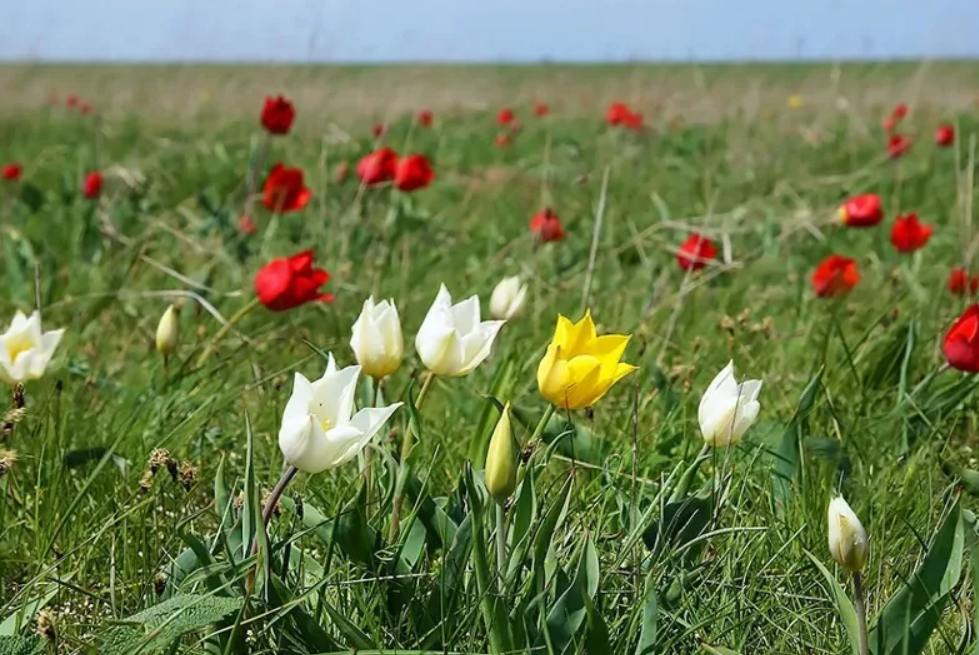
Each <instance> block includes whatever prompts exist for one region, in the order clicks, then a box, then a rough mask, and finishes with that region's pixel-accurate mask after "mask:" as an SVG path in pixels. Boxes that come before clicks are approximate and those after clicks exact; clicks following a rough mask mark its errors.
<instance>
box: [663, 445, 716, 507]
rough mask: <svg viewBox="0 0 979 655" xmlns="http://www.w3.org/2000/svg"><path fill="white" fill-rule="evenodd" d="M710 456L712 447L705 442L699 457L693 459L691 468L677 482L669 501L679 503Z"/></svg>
mask: <svg viewBox="0 0 979 655" xmlns="http://www.w3.org/2000/svg"><path fill="white" fill-rule="evenodd" d="M710 456H711V448H710V446H708V445H707V444H704V445H703V446H702V447H701V449H700V453H699V454H698V455H697V459H695V460H694V461H693V464H691V465H690V468H688V469H687V470H686V471H684V473H683V477H681V478H680V481H679V482H677V484H676V487H675V488H674V489H673V493H672V494H671V495H670V500H669V502H671V503H677V502H680V501H681V500H683V497H684V496H686V495H687V491H689V490H690V485H691V484H692V483H693V479H694V476H696V475H697V471H699V470H700V465H701V464H703V463H704V462H705V461H706V460H708V459H710Z"/></svg>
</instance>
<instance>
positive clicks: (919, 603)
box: [869, 503, 965, 655]
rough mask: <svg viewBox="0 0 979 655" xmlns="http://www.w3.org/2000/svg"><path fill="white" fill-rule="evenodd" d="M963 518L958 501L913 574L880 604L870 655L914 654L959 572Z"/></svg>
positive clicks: (938, 616)
mask: <svg viewBox="0 0 979 655" xmlns="http://www.w3.org/2000/svg"><path fill="white" fill-rule="evenodd" d="M964 555H965V520H964V518H963V515H962V509H961V507H960V505H959V504H958V503H956V504H955V506H954V507H953V508H952V510H951V511H950V512H949V515H948V518H946V519H945V523H944V524H942V526H941V528H940V529H939V530H938V533H937V534H936V535H935V538H934V540H933V542H932V544H931V547H930V548H929V549H928V552H927V554H926V555H925V557H924V559H923V560H922V562H921V565H920V566H919V567H918V569H917V571H915V572H914V574H913V575H912V576H911V577H910V578H908V579H907V580H905V581H904V583H903V584H902V585H901V587H900V588H899V589H898V590H897V592H895V593H894V595H893V596H891V598H890V599H889V600H888V601H887V603H886V604H885V605H884V609H883V610H881V613H880V616H879V617H878V618H877V622H876V623H875V624H874V627H873V628H871V630H870V636H869V643H870V651H871V653H873V654H874V655H918V653H921V652H922V651H923V649H924V647H925V645H926V643H927V641H928V638H929V637H930V636H931V633H932V632H933V631H934V629H935V627H936V626H937V625H938V621H939V620H940V619H941V615H942V612H944V610H945V607H946V606H947V605H948V601H949V597H950V594H951V592H952V590H953V589H954V588H955V586H956V585H958V582H959V578H960V577H961V575H962V560H963V558H964Z"/></svg>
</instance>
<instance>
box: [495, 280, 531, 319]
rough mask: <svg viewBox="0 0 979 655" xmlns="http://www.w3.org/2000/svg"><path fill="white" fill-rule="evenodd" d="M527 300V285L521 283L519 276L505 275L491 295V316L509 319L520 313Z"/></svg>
mask: <svg viewBox="0 0 979 655" xmlns="http://www.w3.org/2000/svg"><path fill="white" fill-rule="evenodd" d="M526 300H527V285H526V284H520V278H519V277H516V276H514V277H505V278H503V279H502V280H500V283H499V284H497V285H496V287H495V288H494V289H493V293H492V295H490V304H489V310H490V316H492V317H493V318H498V319H502V320H505V321H509V320H510V319H511V318H514V317H515V316H517V315H518V314H520V312H521V310H523V306H524V303H525V301H526Z"/></svg>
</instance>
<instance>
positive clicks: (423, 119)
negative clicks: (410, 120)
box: [418, 109, 433, 127]
mask: <svg viewBox="0 0 979 655" xmlns="http://www.w3.org/2000/svg"><path fill="white" fill-rule="evenodd" d="M432 119H433V115H432V112H431V111H429V110H428V109H422V110H421V111H420V112H418V124H419V125H421V126H422V127H431V126H432Z"/></svg>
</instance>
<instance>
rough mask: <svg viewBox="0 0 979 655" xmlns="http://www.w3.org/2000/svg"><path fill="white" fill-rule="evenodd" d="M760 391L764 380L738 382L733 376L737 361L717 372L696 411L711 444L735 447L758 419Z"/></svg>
mask: <svg viewBox="0 0 979 655" xmlns="http://www.w3.org/2000/svg"><path fill="white" fill-rule="evenodd" d="M760 391H761V380H745V381H744V382H742V383H741V384H738V382H737V381H736V380H735V379H734V362H729V363H728V365H727V366H725V367H724V370H722V371H721V372H720V373H718V374H717V377H715V378H714V380H713V381H712V382H711V383H710V386H709V387H707V391H705V392H704V397H703V398H701V399H700V409H699V410H698V411H697V418H698V419H699V420H700V432H701V434H702V435H703V437H704V441H705V442H706V443H707V445H708V446H712V447H717V446H733V445H734V444H736V443H738V442H739V441H741V437H743V436H744V433H745V432H747V431H748V428H750V427H751V424H752V423H754V422H755V419H756V418H758V411H759V410H760V409H761V405H759V404H758V392H760Z"/></svg>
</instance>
